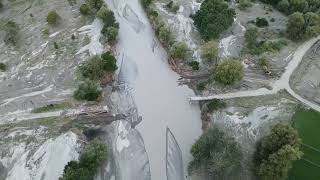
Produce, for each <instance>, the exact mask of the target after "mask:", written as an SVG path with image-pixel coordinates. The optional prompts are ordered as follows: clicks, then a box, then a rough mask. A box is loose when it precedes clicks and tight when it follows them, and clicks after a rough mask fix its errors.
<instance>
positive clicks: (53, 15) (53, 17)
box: [47, 11, 60, 25]
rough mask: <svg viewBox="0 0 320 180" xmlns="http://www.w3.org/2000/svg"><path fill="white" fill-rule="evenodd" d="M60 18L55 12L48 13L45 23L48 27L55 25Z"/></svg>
mask: <svg viewBox="0 0 320 180" xmlns="http://www.w3.org/2000/svg"><path fill="white" fill-rule="evenodd" d="M59 20H60V16H59V14H58V13H57V12H56V11H50V12H49V13H48V16H47V22H48V24H50V25H57V24H58V23H59Z"/></svg>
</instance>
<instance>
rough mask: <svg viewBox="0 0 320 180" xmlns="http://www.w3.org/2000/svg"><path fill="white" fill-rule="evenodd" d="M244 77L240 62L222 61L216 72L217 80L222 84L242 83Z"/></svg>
mask: <svg viewBox="0 0 320 180" xmlns="http://www.w3.org/2000/svg"><path fill="white" fill-rule="evenodd" d="M243 76H244V68H243V65H242V64H241V62H240V61H238V60H224V61H222V62H221V63H220V64H219V65H218V67H217V69H216V72H215V79H216V81H218V82H219V83H221V84H224V85H231V84H234V83H236V82H238V81H241V80H242V78H243Z"/></svg>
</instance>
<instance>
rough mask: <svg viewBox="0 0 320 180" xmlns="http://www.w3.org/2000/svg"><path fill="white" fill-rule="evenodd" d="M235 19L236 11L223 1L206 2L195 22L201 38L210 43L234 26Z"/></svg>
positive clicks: (197, 14)
mask: <svg viewBox="0 0 320 180" xmlns="http://www.w3.org/2000/svg"><path fill="white" fill-rule="evenodd" d="M234 17H235V11H234V9H231V8H229V6H228V4H227V3H226V2H224V1H223V0H205V1H204V2H203V3H202V4H201V7H200V10H199V11H198V12H197V13H196V14H195V15H194V16H193V20H194V24H195V26H196V27H197V29H198V30H199V32H200V35H201V37H202V38H203V39H204V40H206V41H208V40H211V39H217V38H219V36H220V34H221V33H222V32H223V31H225V30H226V29H228V28H229V27H230V26H231V25H232V24H233V21H234V20H233V19H234Z"/></svg>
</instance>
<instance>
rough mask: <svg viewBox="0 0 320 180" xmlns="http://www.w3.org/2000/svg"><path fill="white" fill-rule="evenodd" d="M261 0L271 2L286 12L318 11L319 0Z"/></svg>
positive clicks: (319, 6) (319, 7)
mask: <svg viewBox="0 0 320 180" xmlns="http://www.w3.org/2000/svg"><path fill="white" fill-rule="evenodd" d="M262 2H265V3H268V4H271V5H273V6H275V7H276V8H277V9H279V10H280V11H282V12H284V13H286V14H291V13H294V12H302V13H306V12H317V13H319V12H320V10H319V9H320V1H319V0H262Z"/></svg>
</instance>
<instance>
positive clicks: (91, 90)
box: [73, 80, 102, 101]
mask: <svg viewBox="0 0 320 180" xmlns="http://www.w3.org/2000/svg"><path fill="white" fill-rule="evenodd" d="M101 94H102V91H101V90H100V87H99V86H98V84H97V83H95V82H93V81H89V80H86V81H84V82H83V83H81V84H80V85H79V87H78V89H77V90H76V91H75V92H74V93H73V97H74V98H75V99H77V100H87V101H97V100H98V99H99V97H100V96H101Z"/></svg>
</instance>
